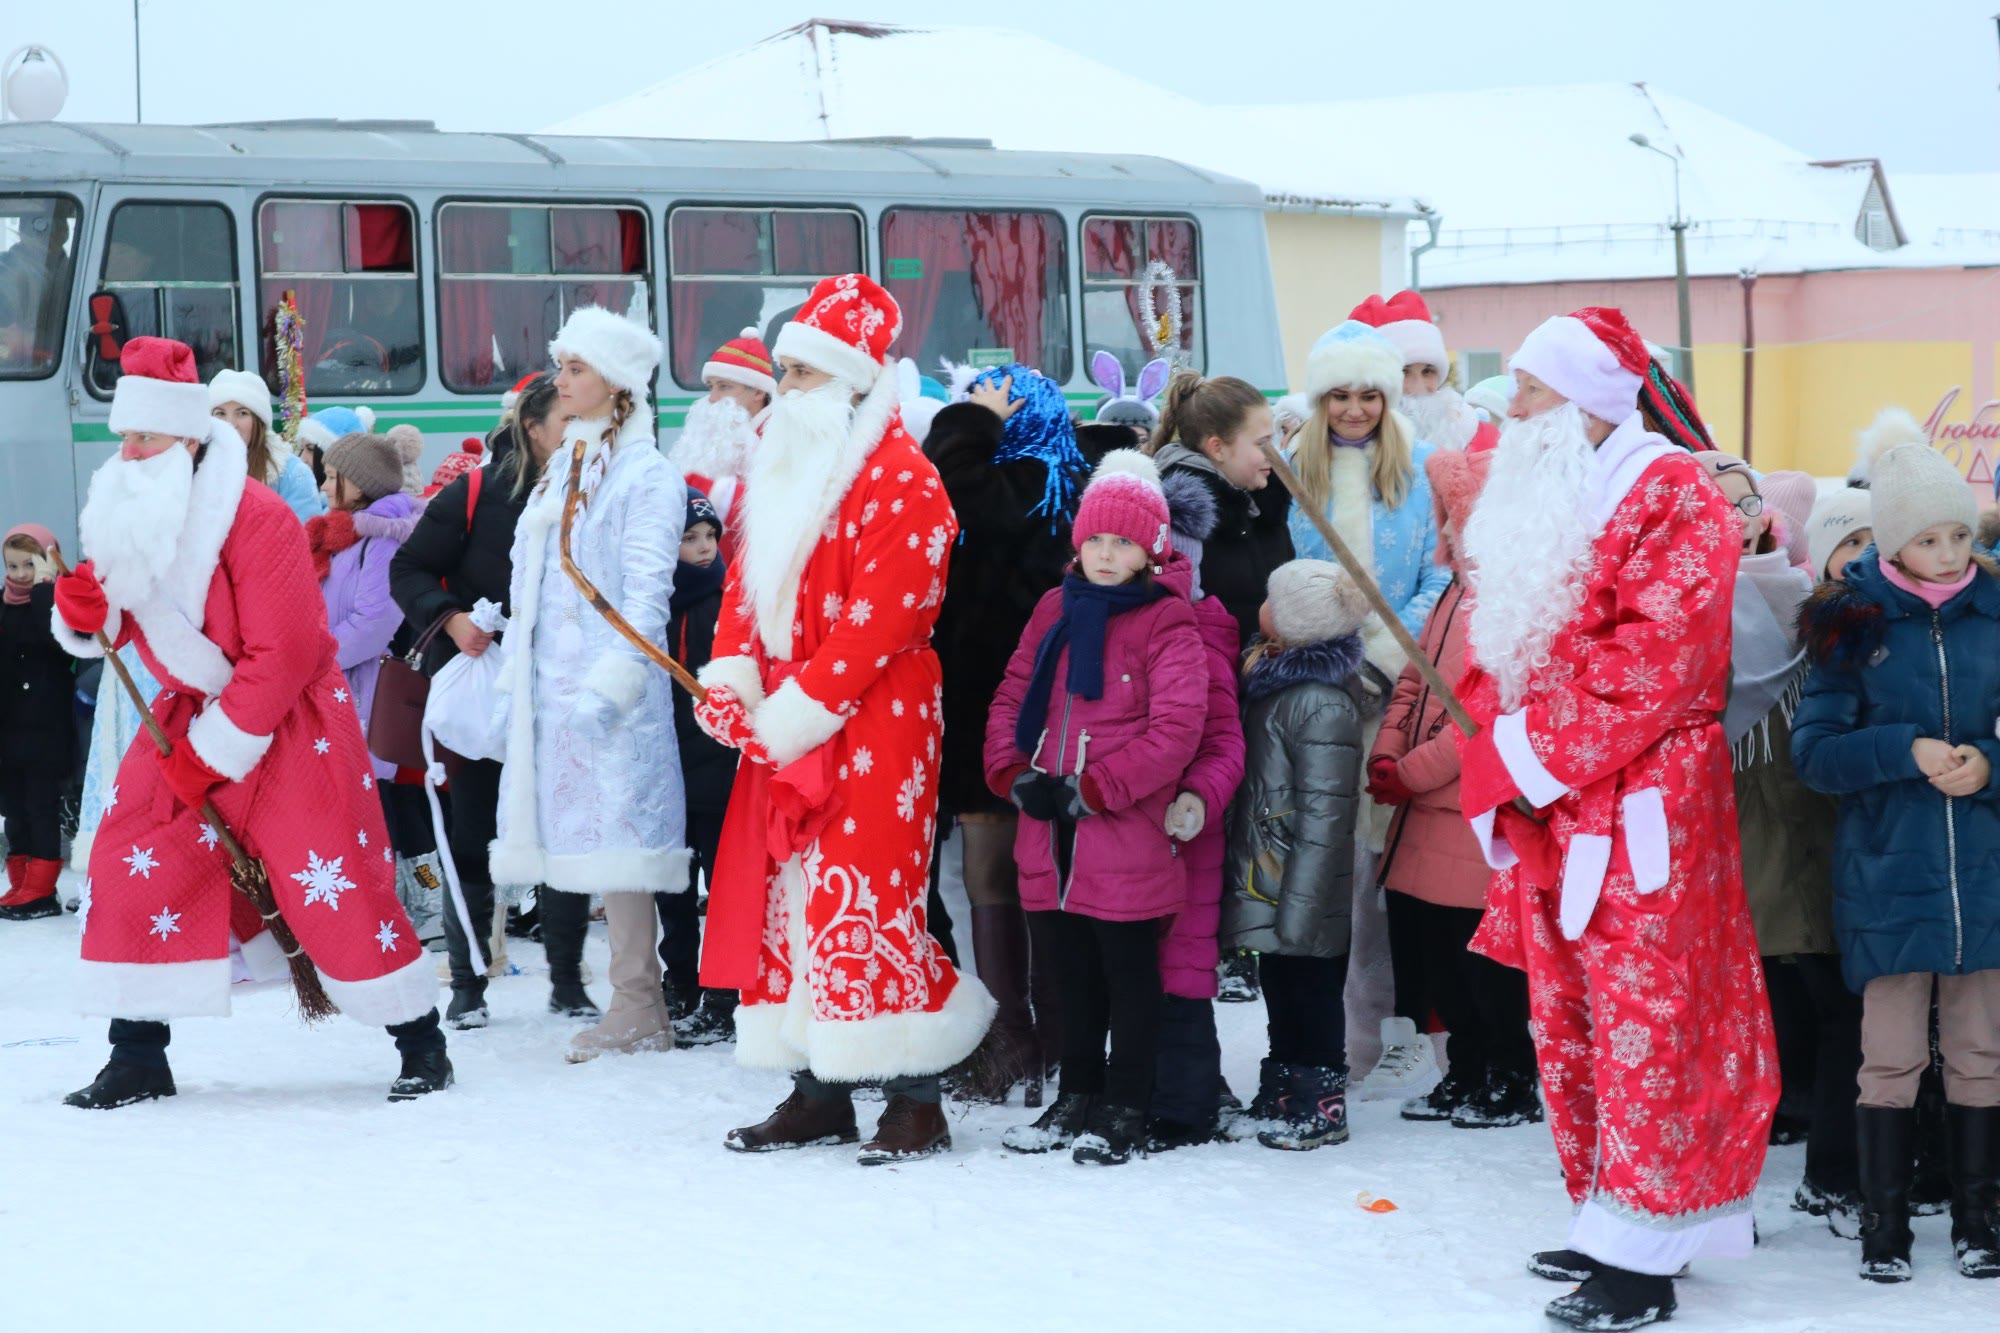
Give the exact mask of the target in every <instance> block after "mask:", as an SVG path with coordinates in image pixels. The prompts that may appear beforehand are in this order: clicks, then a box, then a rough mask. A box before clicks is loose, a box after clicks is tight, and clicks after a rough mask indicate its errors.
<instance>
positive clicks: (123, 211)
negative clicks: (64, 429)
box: [90, 203, 237, 396]
mask: <svg viewBox="0 0 2000 1333" xmlns="http://www.w3.org/2000/svg"><path fill="white" fill-rule="evenodd" d="M98 285H99V286H100V287H101V288H102V289H104V290H106V291H111V292H116V293H117V294H118V298H119V301H120V303H121V304H122V305H123V306H124V307H125V336H126V337H127V338H138V337H155V338H174V339H178V340H179V341H181V342H184V343H186V344H187V345H188V346H189V347H191V348H193V349H194V363H195V371H196V373H197V374H199V375H200V376H201V377H202V379H204V380H206V379H209V378H211V377H213V376H214V374H215V372H216V371H218V370H224V369H230V370H234V369H236V367H237V349H236V225H235V220H234V219H233V218H231V217H230V215H229V210H228V209H227V208H224V207H223V206H222V205H221V204H192V203H146V204H120V205H118V207H117V208H116V209H115V210H114V211H113V212H112V214H111V234H110V236H109V238H108V239H107V242H106V244H105V247H104V276H103V280H102V281H101V282H100V283H99V284H98ZM119 373H120V370H119V366H118V363H117V362H116V361H106V360H103V359H102V358H100V357H92V358H91V360H90V387H91V389H92V390H93V391H95V392H96V393H98V394H101V395H105V396H109V394H110V392H111V388H112V386H113V385H114V384H116V383H117V382H118V376H119Z"/></svg>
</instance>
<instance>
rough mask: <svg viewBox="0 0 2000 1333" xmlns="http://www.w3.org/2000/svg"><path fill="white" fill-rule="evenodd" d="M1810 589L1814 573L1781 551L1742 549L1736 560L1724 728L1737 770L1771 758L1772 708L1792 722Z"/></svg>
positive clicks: (1801, 681)
mask: <svg viewBox="0 0 2000 1333" xmlns="http://www.w3.org/2000/svg"><path fill="white" fill-rule="evenodd" d="M1811 591H1812V579H1811V578H1809V577H1808V576H1807V575H1806V574H1804V573H1803V572H1802V571H1800V570H1799V569H1798V568H1797V567H1796V566H1794V565H1793V564H1791V563H1790V561H1789V559H1788V558H1787V557H1786V555H1785V553H1784V552H1783V551H1772V552H1767V553H1765V554H1763V555H1746V556H1744V557H1743V559H1742V562H1741V563H1740V564H1739V565H1738V566H1737V570H1736V600H1735V603H1734V605H1733V607H1732V608H1731V613H1730V649H1729V704H1728V706H1727V707H1726V708H1725V709H1724V710H1723V714H1722V731H1723V735H1724V737H1725V738H1726V739H1727V741H1728V743H1729V745H1730V746H1731V748H1732V751H1733V757H1734V759H1735V761H1736V767H1737V769H1738V770H1739V771H1740V770H1742V769H1744V768H1748V767H1750V766H1751V765H1753V764H1758V763H1763V762H1766V761H1768V760H1769V759H1770V758H1771V732H1770V727H1769V725H1768V722H1769V719H1770V716H1771V712H1772V710H1773V709H1774V708H1782V709H1783V710H1784V715H1785V720H1786V721H1787V722H1790V721H1791V718H1792V710H1793V709H1794V708H1796V707H1797V706H1798V701H1799V691H1800V688H1801V687H1802V686H1803V684H1804V680H1805V671H1804V663H1805V653H1804V651H1803V650H1802V649H1801V648H1800V647H1799V643H1798V620H1799V607H1800V606H1801V605H1802V604H1803V603H1804V602H1805V599H1806V596H1807V594H1809V593H1810V592H1811Z"/></svg>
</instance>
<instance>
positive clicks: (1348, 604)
mask: <svg viewBox="0 0 2000 1333" xmlns="http://www.w3.org/2000/svg"><path fill="white" fill-rule="evenodd" d="M1267 588H1268V590H1269V596H1270V601H1271V624H1272V625H1273V626H1274V627H1275V628H1276V629H1277V631H1278V637H1279V638H1281V639H1283V640H1284V641H1285V643H1286V644H1288V645H1290V646H1292V647H1297V646H1299V645H1301V644H1307V643H1322V642H1324V641H1326V640H1327V639H1341V638H1345V637H1347V636H1348V635H1350V634H1353V633H1354V632H1356V631H1357V630H1359V629H1360V628H1361V622H1363V621H1364V620H1366V619H1368V599H1367V597H1366V596H1365V595H1363V593H1362V591H1361V589H1360V588H1358V587H1356V586H1355V583H1354V580H1353V579H1351V578H1349V577H1348V574H1347V571H1346V570H1344V569H1342V568H1341V567H1340V566H1339V565H1336V564H1332V563H1331V562H1329V561H1325V560H1293V561H1290V562H1288V563H1286V564H1282V565H1279V566H1278V567H1277V568H1276V569H1274V570H1272V571H1271V580H1270V582H1269V584H1268V585H1267Z"/></svg>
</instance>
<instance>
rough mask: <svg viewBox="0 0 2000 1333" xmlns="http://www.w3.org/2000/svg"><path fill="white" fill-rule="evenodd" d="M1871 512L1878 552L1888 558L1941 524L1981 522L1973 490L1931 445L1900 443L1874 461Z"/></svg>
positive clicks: (1869, 481)
mask: <svg viewBox="0 0 2000 1333" xmlns="http://www.w3.org/2000/svg"><path fill="white" fill-rule="evenodd" d="M1868 494H1869V513H1870V518H1871V520H1872V524H1871V525H1872V526H1873V527H1874V529H1875V549H1876V550H1878V551H1880V552H1881V553H1882V558H1883V559H1884V560H1893V559H1894V558H1895V556H1896V553H1897V552H1898V551H1900V550H1902V549H1903V548H1904V547H1905V546H1908V545H1909V544H1910V543H1911V542H1912V541H1914V540H1915V539H1916V537H1917V535H1918V534H1919V533H1921V532H1923V531H1924V529H1926V528H1930V527H1935V526H1936V525H1938V524H1939V523H1963V524H1965V526H1966V527H1968V528H1970V527H1972V526H1973V525H1974V524H1975V523H1977V522H1978V521H1979V506H1978V505H1977V504H1975V503H1974V502H1973V499H1972V488H1971V487H1970V486H1968V485H1966V484H1965V478H1964V476H1962V475H1961V474H1960V473H1959V470H1958V469H1957V468H1955V467H1953V466H1952V465H1951V464H1950V463H1949V462H1947V461H1945V456H1944V455H1943V454H1941V453H1939V452H1938V451H1937V450H1935V449H1933V448H1931V447H1930V446H1929V445H1927V444H1899V445H1897V446H1896V447H1895V448H1894V449H1891V450H1889V451H1888V452H1887V453H1885V454H1883V455H1882V456H1881V457H1880V458H1878V459H1876V460H1875V466H1874V467H1873V468H1872V469H1870V471H1869V473H1868Z"/></svg>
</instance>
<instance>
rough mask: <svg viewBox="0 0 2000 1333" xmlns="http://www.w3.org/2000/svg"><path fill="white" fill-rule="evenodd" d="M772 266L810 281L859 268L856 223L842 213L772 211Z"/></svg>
mask: <svg viewBox="0 0 2000 1333" xmlns="http://www.w3.org/2000/svg"><path fill="white" fill-rule="evenodd" d="M771 257H772V269H773V271H774V272H778V273H788V274H793V275H796V276H801V277H810V278H812V279H813V280H814V281H818V280H819V279H821V278H830V277H833V276H834V275H836V274H840V273H855V272H858V271H859V270H860V268H861V234H860V226H859V224H858V223H856V222H855V220H854V218H853V217H852V216H850V215H848V214H846V213H773V214H772V215H771Z"/></svg>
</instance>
